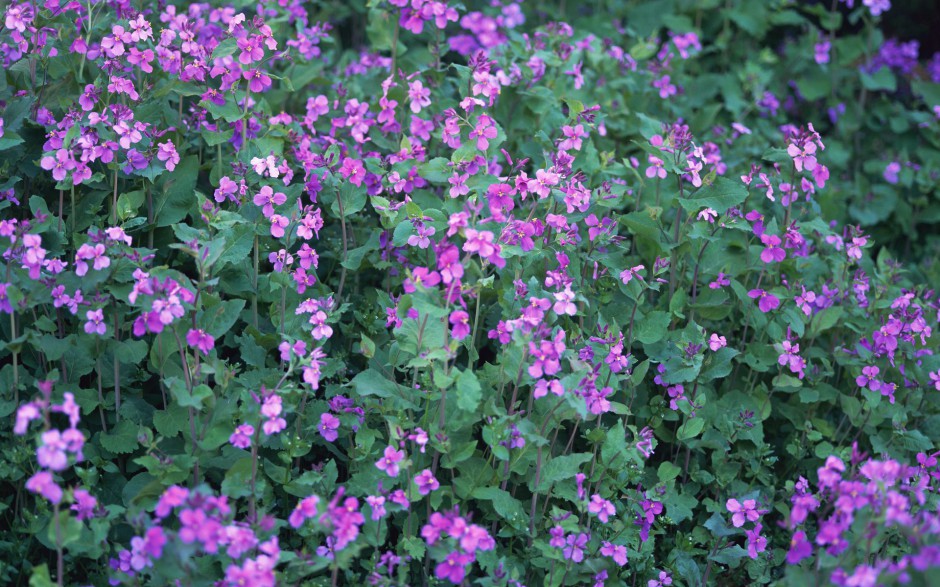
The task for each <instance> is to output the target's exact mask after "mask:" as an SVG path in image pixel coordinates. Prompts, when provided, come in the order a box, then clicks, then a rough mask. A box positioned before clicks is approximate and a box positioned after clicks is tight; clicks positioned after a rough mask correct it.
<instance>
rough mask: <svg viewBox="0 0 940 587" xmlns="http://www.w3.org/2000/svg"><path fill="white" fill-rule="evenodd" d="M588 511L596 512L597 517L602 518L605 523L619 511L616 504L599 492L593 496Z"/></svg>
mask: <svg viewBox="0 0 940 587" xmlns="http://www.w3.org/2000/svg"><path fill="white" fill-rule="evenodd" d="M588 511H589V512H590V513H592V514H595V515H596V516H597V519H598V520H600V521H601V523H603V524H606V523H607V522H608V520H609V519H610V516H613V515H616V513H617V510H616V509H614V504H612V503H610V502H609V501H607V500H606V499H604V498H602V497H601V496H600V495H598V494H597V493H595V494H594V495H592V496H591V503H589V504H588Z"/></svg>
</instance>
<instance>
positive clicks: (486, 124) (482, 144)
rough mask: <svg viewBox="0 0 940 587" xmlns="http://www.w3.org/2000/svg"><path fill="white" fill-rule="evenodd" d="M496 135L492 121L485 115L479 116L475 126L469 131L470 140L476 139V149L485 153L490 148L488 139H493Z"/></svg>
mask: <svg viewBox="0 0 940 587" xmlns="http://www.w3.org/2000/svg"><path fill="white" fill-rule="evenodd" d="M497 134H498V133H497V131H496V127H495V126H494V125H493V119H492V118H490V117H489V116H487V115H486V114H481V115H480V118H479V120H477V125H476V126H475V127H474V128H473V130H471V131H470V138H471V139H476V141H477V149H480V150H481V151H486V150H487V149H489V148H490V142H489V139H495V138H496V135H497Z"/></svg>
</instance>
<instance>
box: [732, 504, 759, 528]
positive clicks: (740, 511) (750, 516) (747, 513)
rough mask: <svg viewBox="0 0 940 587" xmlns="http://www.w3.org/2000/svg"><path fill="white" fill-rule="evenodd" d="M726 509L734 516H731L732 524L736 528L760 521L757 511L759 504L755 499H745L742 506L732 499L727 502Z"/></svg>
mask: <svg viewBox="0 0 940 587" xmlns="http://www.w3.org/2000/svg"><path fill="white" fill-rule="evenodd" d="M725 507H726V508H728V511H729V512H731V513H732V514H733V515H732V516H731V524H732V525H733V526H734V527H735V528H740V527H741V526H743V525H744V522H745V521H749V522H756V521H757V520H759V519H760V513H759V512H758V511H757V502H756V501H755V500H753V499H745V500H744V503H743V504H742V503H741V502H739V501H738V500H736V499H734V498H731V499H729V500H728V501H727V502H725Z"/></svg>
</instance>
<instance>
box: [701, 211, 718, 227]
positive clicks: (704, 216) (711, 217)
mask: <svg viewBox="0 0 940 587" xmlns="http://www.w3.org/2000/svg"><path fill="white" fill-rule="evenodd" d="M716 218H718V212H717V211H716V210H714V209H712V208H705V209H704V210H702V211H701V212H699V213H698V219H699V220H704V221H706V222H708V223H709V224H714V223H715V219H716Z"/></svg>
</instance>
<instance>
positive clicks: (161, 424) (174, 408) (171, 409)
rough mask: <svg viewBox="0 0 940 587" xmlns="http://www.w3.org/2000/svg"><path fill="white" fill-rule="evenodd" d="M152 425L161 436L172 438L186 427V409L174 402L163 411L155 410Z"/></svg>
mask: <svg viewBox="0 0 940 587" xmlns="http://www.w3.org/2000/svg"><path fill="white" fill-rule="evenodd" d="M153 427H154V428H156V429H157V432H159V433H160V434H161V435H162V436H165V437H167V438H173V437H174V436H176V435H177V434H179V433H180V432H182V431H183V430H185V429H186V410H185V409H183V408H182V407H180V406H178V405H176V404H171V405H169V406H168V407H167V409H166V410H165V411H164V410H157V411H155V412H154V413H153Z"/></svg>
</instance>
